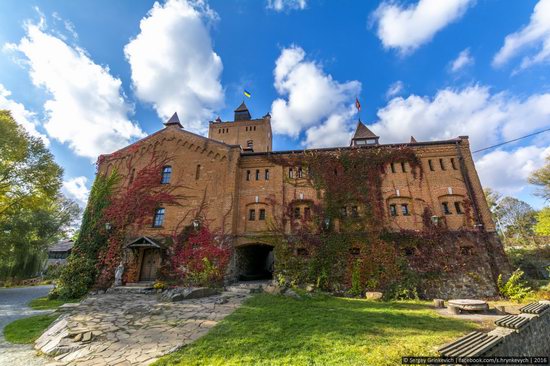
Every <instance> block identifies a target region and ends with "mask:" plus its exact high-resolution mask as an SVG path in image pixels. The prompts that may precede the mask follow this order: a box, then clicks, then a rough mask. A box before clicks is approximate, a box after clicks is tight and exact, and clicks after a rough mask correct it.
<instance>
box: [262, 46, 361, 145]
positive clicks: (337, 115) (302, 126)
mask: <svg viewBox="0 0 550 366" xmlns="http://www.w3.org/2000/svg"><path fill="white" fill-rule="evenodd" d="M305 56H306V54H305V52H304V50H303V49H302V48H300V47H297V46H291V47H289V48H285V49H283V50H282V52H281V55H280V56H279V58H278V59H277V61H276V63H275V70H274V76H275V83H274V85H275V89H276V90H277V92H278V93H279V95H280V96H281V97H280V98H278V99H276V100H275V101H274V102H273V104H272V105H271V115H272V118H271V122H272V125H273V130H274V132H275V133H278V134H284V135H288V136H290V137H293V138H297V137H298V136H299V135H300V133H302V132H304V131H306V135H307V138H306V142H305V145H306V146H308V147H319V146H330V145H332V146H334V145H336V144H340V143H341V142H342V141H343V137H342V136H343V135H348V136H349V134H350V133H351V131H352V130H353V127H354V122H352V121H351V120H350V118H351V115H350V112H349V110H350V106H352V105H353V103H354V101H355V97H356V96H357V95H358V94H359V92H360V91H361V83H360V82H358V81H356V80H354V81H348V82H345V83H340V82H338V81H335V80H334V79H333V78H332V76H331V75H327V74H325V73H324V71H323V70H322V68H321V66H320V65H319V64H317V63H315V62H313V61H307V60H305ZM321 131H330V132H331V134H330V135H329V136H325V137H324V138H323V139H316V137H319V135H320V132H321ZM348 142H349V139H348V141H346V144H347V143H348Z"/></svg>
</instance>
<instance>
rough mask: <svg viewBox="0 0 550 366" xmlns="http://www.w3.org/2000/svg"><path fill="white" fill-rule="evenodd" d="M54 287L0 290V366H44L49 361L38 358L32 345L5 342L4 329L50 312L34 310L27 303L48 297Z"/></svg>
mask: <svg viewBox="0 0 550 366" xmlns="http://www.w3.org/2000/svg"><path fill="white" fill-rule="evenodd" d="M51 288H52V286H32V287H15V288H0V365H10V366H42V365H45V364H46V363H47V362H48V360H46V359H45V358H41V357H37V356H36V352H35V351H34V349H33V348H32V345H27V344H23V345H16V344H11V343H8V342H6V341H5V339H4V327H5V326H6V325H7V324H8V323H11V322H12V321H14V320H16V319H19V318H24V317H27V316H31V315H38V314H44V313H48V312H50V311H49V310H32V309H31V308H29V307H28V306H27V303H28V302H29V301H31V300H32V299H34V298H37V297H42V296H46V295H47V294H48V292H49V291H50V289H51Z"/></svg>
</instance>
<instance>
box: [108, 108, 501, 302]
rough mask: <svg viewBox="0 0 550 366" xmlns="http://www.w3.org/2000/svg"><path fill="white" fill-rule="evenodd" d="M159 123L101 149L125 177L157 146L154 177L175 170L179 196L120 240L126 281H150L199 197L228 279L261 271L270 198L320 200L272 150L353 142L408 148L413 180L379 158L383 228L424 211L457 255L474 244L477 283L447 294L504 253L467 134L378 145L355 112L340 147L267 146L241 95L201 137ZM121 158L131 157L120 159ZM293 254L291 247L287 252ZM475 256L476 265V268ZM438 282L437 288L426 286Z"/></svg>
mask: <svg viewBox="0 0 550 366" xmlns="http://www.w3.org/2000/svg"><path fill="white" fill-rule="evenodd" d="M164 125H165V127H164V128H163V129H161V130H159V131H157V132H156V133H153V134H151V135H149V136H148V137H145V138H144V139H142V140H140V141H138V142H136V143H135V144H132V145H130V146H129V147H126V148H123V149H121V150H119V151H117V152H116V153H114V154H111V155H110V156H111V157H112V158H111V159H105V160H103V162H101V163H100V164H99V168H98V172H99V173H105V172H107V173H108V172H109V171H112V169H115V168H116V169H118V171H119V172H120V173H121V174H122V175H123V177H124V180H125V181H128V180H131V179H133V176H132V175H133V174H134V171H135V170H136V169H140V168H141V167H143V166H144V165H145V164H147V163H148V159H147V157H148V156H150V154H151V153H152V152H153V151H157V152H158V151H162V152H165V153H166V154H167V156H169V157H170V162H169V163H168V164H166V165H165V166H164V167H163V169H162V172H159V180H161V182H162V183H163V184H172V183H173V182H174V181H175V180H176V179H177V180H178V188H177V189H176V191H177V192H176V193H179V194H180V195H181V197H185V198H184V200H185V204H182V205H163V204H162V202H159V207H158V208H157V209H156V210H155V212H151V223H152V224H148V225H144V226H142V227H140V228H139V230H138V231H139V233H138V234H139V235H137V236H136V237H133V238H129V239H128V242H127V245H126V246H125V250H127V251H128V252H129V253H131V256H132V257H133V258H134V259H135V261H136V263H137V271H135V274H134V276H133V278H130V279H129V281H132V282H138V281H152V280H155V278H156V276H157V272H158V268H159V267H160V266H161V264H162V261H163V258H164V256H163V251H164V250H165V247H166V246H165V241H166V240H165V239H166V238H167V237H169V236H170V235H171V234H172V233H173V231H174V230H175V228H176V226H177V225H181V221H182V219H184V220H187V221H188V222H185V223H184V224H186V225H193V224H195V223H194V222H193V218H192V217H187V216H186V213H187V212H189V210H190V208H193V207H198V206H200V205H202V206H203V207H204V213H203V215H204V217H207V218H208V220H209V222H210V224H213V225H218V226H220V225H222V226H223V230H224V232H226V233H228V234H230V236H231V237H232V243H233V244H232V245H233V248H234V254H235V255H234V260H233V264H232V268H231V271H230V273H229V274H228V277H229V279H231V280H236V279H239V278H241V279H243V278H255V277H254V276H257V275H266V274H269V273H270V272H272V271H273V268H275V270H276V269H277V256H276V255H275V256H273V252H272V251H273V247H272V246H270V245H269V243H266V242H265V240H264V239H263V238H265V236H266V233H268V232H269V223H270V220H272V219H273V216H275V215H277V214H278V212H277V210H281V208H280V207H282V206H283V205H285V204H286V205H288V204H289V203H292V210H293V211H292V214H291V215H293V216H294V217H296V218H298V217H301V218H304V217H308V216H310V215H313V212H312V209H311V207H312V206H311V205H312V204H318V203H320V199H321V198H320V196H319V192H318V189H316V188H315V187H313V185H312V184H311V182H309V181H308V179H307V177H306V176H307V170H306V168H302V167H301V166H292V164H281V163H279V161H280V159H284V158H289V157H296V156H301V155H303V154H307V153H309V152H315V153H317V154H331V153H333V152H335V151H354V150H357V149H387V150H388V151H392V150H397V149H403V148H406V149H409V150H410V151H412V152H413V153H414V155H415V156H416V157H417V161H418V164H419V165H420V166H421V169H422V172H423V174H422V179H419V178H418V176H416V174H415V167H413V166H411V164H410V162H407V161H391V162H389V163H388V164H387V165H386V166H385V167H384V172H383V174H382V178H381V195H382V197H381V202H382V203H383V204H382V206H381V207H383V212H384V213H383V226H384V228H385V229H386V230H388V231H390V232H391V231H399V230H406V231H411V232H419V231H422V230H424V228H425V225H426V217H425V213H426V212H430V216H429V219H430V220H431V221H432V222H433V223H435V224H437V225H439V226H444V227H445V228H446V229H448V230H449V231H457V232H461V233H464V235H462V236H460V239H459V240H460V246H461V250H462V253H463V254H464V255H465V256H467V255H468V254H469V253H470V252H471V250H470V249H471V248H473V247H475V248H476V249H477V251H476V253H478V254H476V256H477V257H478V259H480V258H481V259H480V260H479V261H477V262H475V261H472V263H474V262H475V263H476V264H475V265H472V266H473V267H476V268H473V269H469V270H470V271H474V272H475V273H477V274H478V275H476V276H477V278H476V281H477V283H471V284H469V283H468V281H470V282H471V280H470V279H468V278H466V277H467V276H466V277H464V276H463V277H464V278H459V279H456V278H455V279H454V280H455V282H454V283H453V284H452V285H449V284H448V283H447V284H445V285H444V287H446V288H448V287H452V290H448V294H449V296H450V295H451V294H453V295H454V294H457V295H461V294H470V293H474V294H484V295H491V294H494V293H495V286H494V282H495V281H494V280H495V276H497V275H498V273H499V272H501V270H502V268H499V267H503V266H506V259H505V256H504V253H503V250H502V245H501V244H500V242H499V240H498V237H497V236H496V235H495V225H494V223H493V221H492V219H491V213H490V211H489V208H488V206H487V203H486V201H485V199H484V194H483V189H482V186H481V183H480V181H479V177H478V175H477V172H476V168H475V165H474V161H473V159H472V155H471V152H470V147H469V141H468V137H467V136H459V137H457V138H454V139H449V140H442V141H429V142H418V141H416V140H415V139H414V137H411V141H410V142H408V143H400V144H388V145H382V144H379V141H378V140H379V137H378V136H376V135H375V134H374V133H373V132H372V131H370V130H369V129H368V128H367V127H366V126H365V125H364V124H363V123H362V122H361V121H359V122H358V124H357V128H356V131H355V133H354V135H353V137H352V139H351V141H350V145H349V146H347V147H338V148H324V149H313V150H296V151H272V138H273V136H272V130H271V116H270V115H269V114H266V115H265V116H263V117H262V118H259V119H253V118H252V117H251V114H250V112H249V110H248V108H247V107H246V105H245V103H244V102H243V103H242V104H241V105H240V106H239V107H238V108H237V109H236V110H235V114H234V121H222V120H220V119H219V118H218V119H217V120H215V121H211V122H210V123H209V131H208V138H206V137H203V136H200V135H197V134H194V133H192V132H189V131H187V130H185V129H184V128H183V127H182V125H181V123H180V121H179V119H178V116H177V114H174V116H172V118H170V119H169V120H168V121H167V122H165V123H164ZM132 146H133V147H135V148H131V147H132ZM128 161H132V166H131V167H129V168H127V165H128V164H127V163H128ZM335 174H337V172H336V171H335ZM297 182H298V183H300V184H297ZM122 184H124V182H123V183H122ZM182 199H183V198H182ZM274 202H275V203H277V204H278V206H277V205H274ZM363 210H364V208H363V207H361V205H360V204H357V203H354V202H350V203H349V205H343V206H342V207H341V208H340V212H339V219H335V220H334V222H332V223H331V225H332V227H333V229H334V230H339V227H340V226H341V221H342V220H343V217H358V216H361V215H362V213H363ZM279 214H280V212H279ZM327 224H328V222H327ZM285 230H287V231H288V230H291V228H290V227H287V228H286V229H285ZM300 254H301V253H300V252H299V248H298V249H297V252H296V255H300ZM302 254H303V253H302ZM273 262H274V263H273ZM479 263H481V266H482V267H483V268H477V267H478V266H479V265H480V264H479ZM467 271H468V269H465V271H464V272H465V273H466V272H467ZM479 277H481V279H480V278H479ZM451 281H453V280H451ZM457 282H459V283H458V284H457ZM474 288H476V289H478V290H474ZM445 291H447V290H443V289H438V290H434V293H435V294H438V293H442V292H443V293H444V292H445ZM476 291H477V292H476Z"/></svg>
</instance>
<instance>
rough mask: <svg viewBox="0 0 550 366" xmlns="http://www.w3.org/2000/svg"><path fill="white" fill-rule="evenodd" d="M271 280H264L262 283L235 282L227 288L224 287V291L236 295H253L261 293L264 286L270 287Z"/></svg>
mask: <svg viewBox="0 0 550 366" xmlns="http://www.w3.org/2000/svg"><path fill="white" fill-rule="evenodd" d="M271 283H272V281H271V280H264V281H242V282H236V283H233V284H231V285H229V286H226V287H225V290H226V291H228V292H233V293H236V294H243V295H248V294H255V293H259V292H263V290H264V288H265V287H266V286H269V285H271Z"/></svg>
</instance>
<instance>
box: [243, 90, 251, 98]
mask: <svg viewBox="0 0 550 366" xmlns="http://www.w3.org/2000/svg"><path fill="white" fill-rule="evenodd" d="M244 95H245V96H246V97H247V98H250V95H251V94H250V92H249V91H248V90H245V91H244Z"/></svg>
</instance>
